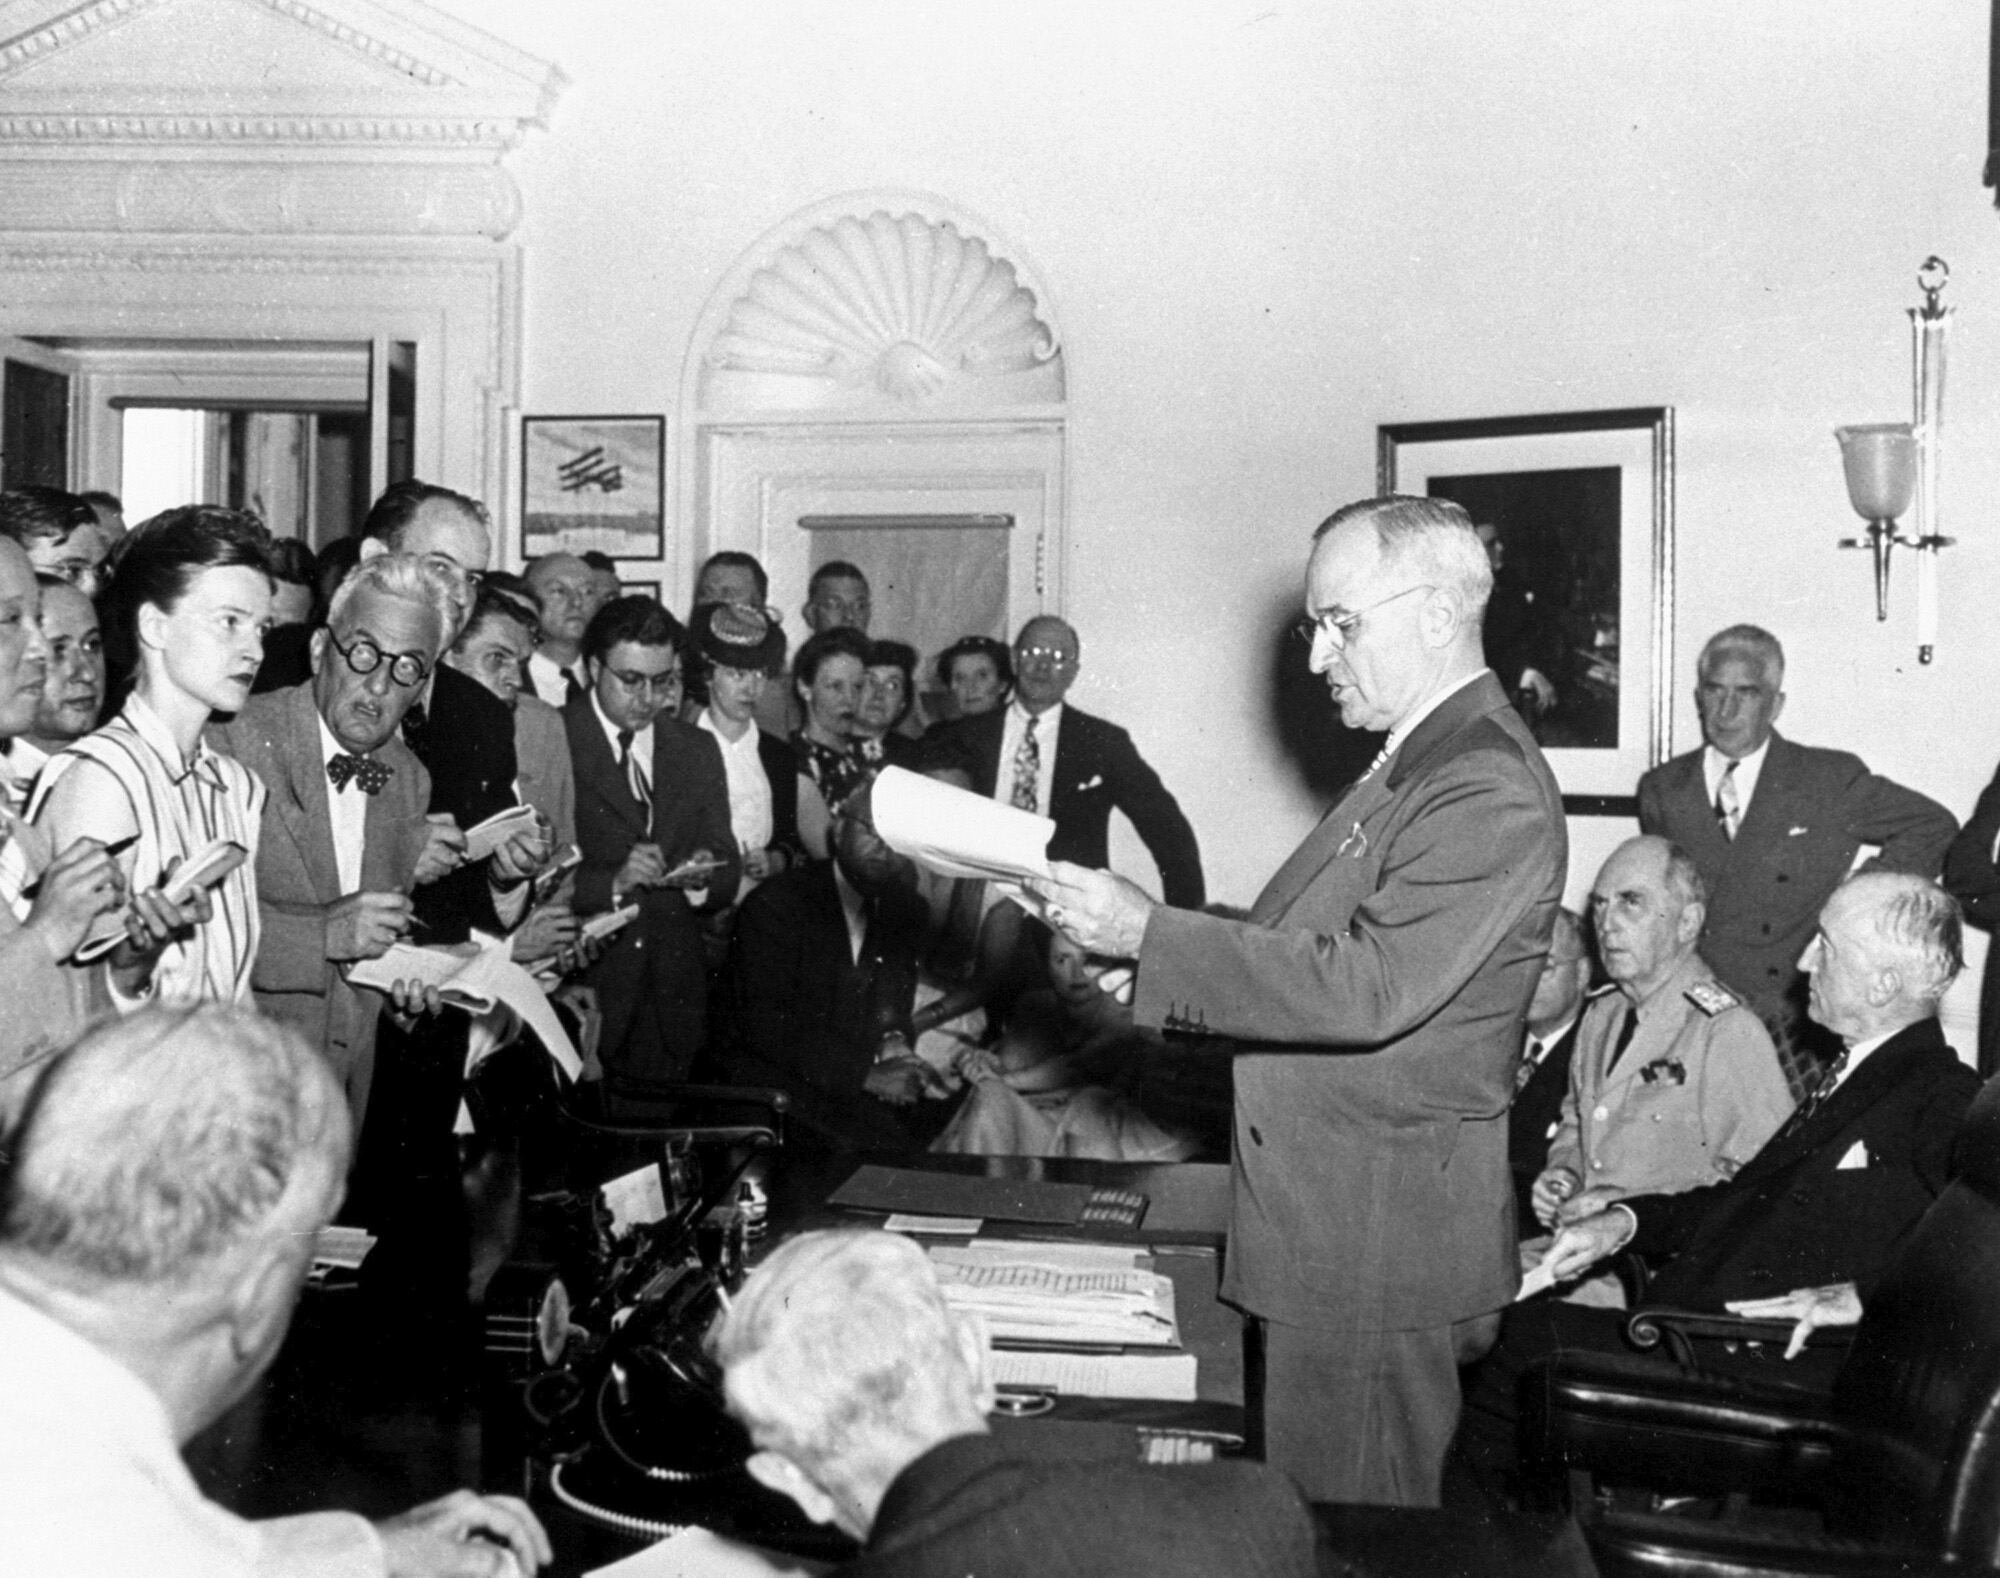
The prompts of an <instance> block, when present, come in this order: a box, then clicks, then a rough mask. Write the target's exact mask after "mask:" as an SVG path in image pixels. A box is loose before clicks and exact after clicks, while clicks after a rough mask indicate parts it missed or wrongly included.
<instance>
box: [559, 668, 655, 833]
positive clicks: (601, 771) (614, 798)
mask: <svg viewBox="0 0 2000 1578" xmlns="http://www.w3.org/2000/svg"><path fill="white" fill-rule="evenodd" d="M583 706H584V713H583V727H582V728H581V729H579V730H578V731H577V732H578V733H580V734H581V735H582V736H583V748H582V749H581V750H580V751H577V752H576V762H575V766H576V781H577V786H578V787H579V788H581V787H582V786H583V785H585V784H589V785H590V787H591V788H592V789H593V790H594V791H595V792H596V793H597V794H599V795H601V796H603V798H604V803H605V804H606V805H608V806H610V807H611V809H612V810H613V811H614V812H616V813H617V815H618V819H619V821H621V822H623V823H624V824H625V825H626V826H627V827H629V828H630V829H631V830H632V835H633V837H635V838H640V839H643V838H644V837H645V836H646V834H647V832H648V828H647V826H646V817H645V814H644V813H643V812H642V811H641V810H640V809H639V802H638V801H637V800H634V799H633V798H632V787H631V785H630V784H628V783H626V781H625V770H624V769H623V768H622V767H620V766H619V765H618V758H617V757H616V756H615V755H613V754H612V751H611V742H610V741H609V740H608V739H606V738H605V737H604V730H603V729H602V728H601V727H599V725H598V721H597V712H596V709H594V708H592V707H591V706H590V704H589V702H588V701H585V702H584V703H583ZM571 743H572V745H574V744H575V740H574V737H572V741H571ZM653 754H654V762H655V767H654V772H655V775H656V777H655V782H654V794H655V796H656V797H657V795H658V793H659V784H658V781H657V773H658V765H657V764H658V760H659V735H658V733H657V732H656V733H655V734H654V736H653Z"/></svg>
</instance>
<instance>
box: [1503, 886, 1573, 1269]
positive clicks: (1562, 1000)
mask: <svg viewBox="0 0 2000 1578" xmlns="http://www.w3.org/2000/svg"><path fill="white" fill-rule="evenodd" d="M1589 990H1590V943H1589V940H1588V939H1587V938H1586V936H1585V934H1584V929H1583V922H1582V920H1581V919H1579V918H1578V917H1577V915H1576V913H1575V911H1573V910H1567V909H1565V910H1559V911H1557V912H1556V929H1555V933H1554V935H1553V936H1551V937H1550V938H1549V956H1548V957H1547V958H1546V959H1544V960H1543V961H1542V974H1541V978H1540V979H1539V980H1537V981H1536V982H1535V995H1534V996H1533V997H1532V998H1531V999H1529V1002H1528V1035H1527V1041H1526V1043H1525V1044H1524V1045H1523V1046H1522V1048H1521V1066H1520V1067H1519V1068H1518V1069H1516V1070H1515V1071H1514V1103H1513V1105H1512V1106H1511V1107H1509V1108H1508V1109H1507V1165H1508V1166H1509V1167H1511V1168H1512V1169H1513V1171H1514V1219H1515V1222H1516V1224H1517V1225H1518V1227H1519V1229H1520V1231H1521V1232H1522V1233H1523V1234H1524V1235H1525V1234H1529V1233H1534V1232H1537V1231H1539V1228H1538V1227H1537V1225H1536V1223H1535V1208H1534V1201H1533V1199H1532V1197H1531V1192H1532V1191H1533V1189H1534V1187H1535V1180H1536V1179H1537V1178H1539V1177H1540V1176H1541V1175H1542V1170H1543V1169H1544V1168H1545V1167H1547V1166H1548V1164H1549V1141H1551V1140H1552V1139H1554V1138H1555V1137H1556V1129H1557V1127H1558V1126H1559V1125H1560V1124H1561V1122H1562V1107H1563V1097H1564V1096H1565V1095H1567V1094H1568V1092H1569V1064H1570V1058H1571V1057H1572V1056H1573V1055H1574V1054H1575V1051H1576V1027H1577V1024H1578V1022H1579V1021H1581V1020H1582V1018H1583V1000H1584V996H1585V994H1586V993H1587V992H1588V991H1589Z"/></svg>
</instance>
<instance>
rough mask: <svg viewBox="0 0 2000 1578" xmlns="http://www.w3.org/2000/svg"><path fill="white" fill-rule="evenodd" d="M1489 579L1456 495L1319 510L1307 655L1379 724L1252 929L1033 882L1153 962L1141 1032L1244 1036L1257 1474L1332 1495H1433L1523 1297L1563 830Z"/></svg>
mask: <svg viewBox="0 0 2000 1578" xmlns="http://www.w3.org/2000/svg"><path fill="white" fill-rule="evenodd" d="M1492 582H1493V575H1492V570H1491V568H1490V567H1489V566H1488V564H1487V560H1486V552H1485V550H1484V549H1483V548H1482V547H1481V546H1480V543H1479V539H1478V537H1477V536H1475V535H1474V534H1473V530H1472V523H1471V521H1470V520H1469V519H1468V518H1467V517H1466V514H1465V512H1464V511H1463V510H1462V509H1460V508H1459V507H1458V506H1457V505H1455V504H1451V503H1448V502H1446V501H1443V500H1438V499H1417V498H1388V499H1368V500H1364V501H1362V502H1360V503H1357V504H1350V505H1348V506H1347V507H1346V508H1344V509H1342V510H1339V511H1337V512H1336V513H1335V514H1334V515H1333V516H1332V517H1330V518H1329V519H1328V520H1327V521H1326V522H1325V523H1324V524H1322V525H1321V526H1320V528H1319V530H1318V532H1317V533H1316V534H1315V539H1314V546H1313V551H1312V558H1311V560H1310V562H1309V564H1308V566H1307V570H1306V610H1307V621H1306V628H1308V629H1309V630H1310V631H1311V635H1312V666H1313V669H1314V671H1315V672H1317V673H1322V674H1324V675H1325V676H1326V680H1327V685H1328V687H1329V689H1330V690H1331V691H1332V693H1333V696H1334V699H1335V701H1336V702H1337V703H1338V705H1339V707H1340V714H1341V719H1342V721H1343V722H1345V723H1346V724H1347V725H1348V727H1350V728H1364V729H1386V730H1388V731H1389V740H1388V743H1387V745H1386V746H1385V747H1384V751H1383V754H1382V756H1381V757H1379V758H1378V759H1377V762H1376V764H1375V766H1374V767H1372V768H1371V769H1370V771H1369V772H1367V773H1366V774H1364V775H1363V776H1362V778H1361V779H1360V780H1359V781H1358V782H1357V783H1355V784H1354V785H1353V786H1352V787H1351V788H1350V789H1349V790H1348V792H1347V794H1346V796H1345V797H1344V798H1343V799H1341V800H1340V801H1339V802H1337V803H1336V804H1335V806H1334V807H1333V809H1332V810H1331V811H1330V812H1328V814H1327V816H1326V817H1325V819H1324V820H1323V821H1321V823H1320V824H1319V826H1318V827H1317V828H1316V829H1314V830H1313V832H1312V833H1310V834H1309V835H1308V836H1307V837H1306V840H1305V842H1304V843H1303V844H1301V845H1300V846H1299V848H1298V849H1297V851H1295V852H1294V853H1293V855H1292V857H1291V858H1290V859H1289V860H1288V861H1286V862H1285V864H1284V865H1283V866H1282V867H1281V868H1280V869H1279V871H1278V873H1277V875H1276V876H1275V877H1273V878H1272V880H1271V882H1270V883H1269V885H1268V886H1266V887H1265V889H1264V892H1263V894H1262V895H1261V896H1260V897H1259V898H1258V900H1257V902H1256V905H1255V906H1254V907H1253V908H1252V910H1251V912H1250V917H1249V919H1248V920H1247V921H1230V920H1224V919H1221V918H1219V917H1216V916H1210V915H1202V914H1197V913H1194V912H1191V911H1187V910H1180V909H1173V908H1169V907H1166V906H1161V905H1155V904H1154V903H1153V902H1152V900H1151V899H1149V898H1148V897H1147V896H1146V895H1145V894H1144V893H1143V892H1141V891H1140V890H1139V889H1138V888H1136V887H1134V886H1133V885H1132V884H1130V883H1128V882H1125V881H1123V880H1122V879H1121V878H1118V877H1114V876H1111V875H1110V874H1108V873H1104V872H1091V871H1085V870H1083V869H1081V868H1079V867H1076V866H1070V865H1063V864H1058V865H1057V866H1056V869H1055V876H1054V880H1053V881H1049V882H1045V883H1040V884H1037V885H1036V886H1037V890H1038V891H1039V892H1041V893H1042V894H1043V896H1044V898H1045V900H1046V902H1047V906H1048V914H1049V919H1050V920H1051V922H1052V923H1053V924H1054V925H1056V926H1057V927H1058V928H1059V929H1061V930H1062V931H1064V932H1065V933H1067V934H1068V935H1069V936H1070V937H1071V938H1072V939H1074V940H1075V941H1076V942H1078V943H1079V944H1081V945H1082V946H1083V947H1085V948H1087V949H1089V950H1090V951H1091V952H1093V953H1100V954H1104V955H1107V956H1109V957H1112V958H1125V959H1136V961H1137V995H1136V998H1135V1003H1134V1008H1135V1013H1134V1018H1135V1020H1136V1022H1137V1023H1139V1024H1140V1025H1143V1026H1159V1027H1163V1028H1165V1029H1167V1030H1169V1031H1206V1032H1209V1033H1211V1034H1215V1035H1219V1036H1225V1037H1230V1038H1232V1039H1233V1041H1234V1043H1235V1045H1234V1047H1233V1048H1232V1050H1234V1051H1235V1053H1236V1063H1235V1075H1236V1135H1235V1145H1234V1148H1233V1150H1234V1159H1233V1163H1232V1165H1233V1169H1234V1204H1233V1211H1232V1215H1231V1220H1230V1229H1229V1255H1228V1260H1227V1273H1226V1275H1225V1278H1224V1282H1223V1289H1222V1291H1223V1295H1224V1297H1226V1298H1228V1299H1230V1300H1232V1301H1233V1302H1235V1303H1237V1304H1239V1305H1240V1306H1242V1307H1243V1308H1244V1309H1245V1310H1247V1311H1249V1312H1250V1313H1251V1314H1253V1315H1254V1316H1256V1317H1257V1321H1256V1323H1255V1333H1256V1339H1257V1341H1256V1346H1255V1347H1253V1350H1252V1358H1253V1361H1255V1363H1254V1365H1253V1370H1252V1374H1253V1377H1258V1379H1259V1381H1260V1384H1257V1385H1256V1386H1255V1388H1254V1390H1253V1396H1255V1397H1257V1398H1259V1399H1260V1401H1261V1413H1262V1421H1261V1422H1262V1426H1263V1434H1264V1454H1265V1461H1266V1462H1269V1463H1272V1464H1275V1465H1276V1466H1278V1467H1280V1468H1282V1469H1284V1470H1285V1471H1286V1472H1287V1473H1289V1474H1291V1475H1292V1476H1293V1478H1295V1479H1296V1480H1298V1481H1299V1483H1300V1485H1301V1486H1302V1487H1303V1488H1304V1489H1305V1491H1306V1494H1307V1495H1308V1496H1309V1497H1311V1498H1312V1499H1313V1500H1316V1501H1318V1500H1328V1501H1371V1502H1390V1503H1399V1504H1412V1505H1424V1504H1435V1503H1436V1501H1437V1499H1438V1489H1439V1473H1440V1470H1441V1467H1442V1464H1443V1459H1444V1452H1445V1448H1446V1446H1447V1444H1448V1443H1449V1441H1450V1439H1451V1434H1452V1430H1453V1428H1454V1427H1455V1426H1456V1424H1457V1419H1458V1407H1459V1394H1458V1365H1459V1363H1460V1362H1461V1361H1463V1360H1465V1359H1468V1358H1470V1357H1472V1356H1473V1355H1474V1354H1475V1353H1477V1352H1478V1351H1480V1350H1482V1349H1483V1348H1484V1347H1485V1345H1486V1344H1487V1343H1488V1342H1490V1341H1491V1338H1492V1334H1493V1332H1494V1330H1495V1329H1496V1327H1497V1324H1498V1322H1497V1315H1496V1312H1497V1311H1498V1310H1500V1309H1502V1308H1504V1307H1505V1306H1506V1304H1507V1303H1508V1301H1509V1300H1510V1299H1512V1298H1513V1296H1514V1292H1515V1289H1516V1287H1517V1285H1518V1279H1519V1273H1518V1270H1517V1258H1516V1251H1515V1245H1516V1240H1515V1238H1514V1234H1513V1225H1514V1221H1513V1218H1514V1213H1513V1209H1512V1205H1511V1201H1512V1197H1513V1190H1512V1186H1511V1175H1510V1173H1509V1171H1508V1166H1507V1127H1506V1125H1507V1107H1508V1103H1509V1100H1510V1099H1511V1098H1512V1096H1513V1093H1514V1070H1515V1068H1516V1066H1517V1065H1518V1064H1519V1061H1520V1056H1521V1030H1522V1024H1523V1019H1524V1016H1525V1014H1526V1011H1527V1007H1528V1002H1529V999H1530V998H1531V997H1532V996H1533V994H1534V989H1535V982H1536V978H1537V977H1538V976H1539V974H1540V972H1541V965H1542V959H1543V957H1544V955H1546V953H1547V952H1548V946H1549V933H1550V930H1551V928H1552V927H1553V925H1554V923H1555V914H1556V910H1557V907H1558V901H1559V898H1560V895H1561V888H1562V876H1563V868H1564V864H1565V860H1566V855H1567V845H1568V840H1567V835H1566V830H1565V825H1564V822H1563V812H1562V799H1561V796H1560V794H1559V793H1558V791H1557V789H1556V785H1555V780H1554V779H1553V778H1552V777H1551V776H1550V774H1549V770H1548V766H1547V764H1546V763H1545V762H1544V761H1543V760H1542V756H1541V752H1540V751H1539V750H1537V749H1536V747H1535V743H1534V741H1533V740H1532V739H1531V738H1530V737H1529V735H1528V732H1527V729H1526V727H1525V725H1523V724H1522V722H1521V719H1520V717H1519V716H1518V714H1516V712H1515V711H1514V709H1513V707H1512V706H1511V705H1510V704H1509V703H1508V700H1507V696H1506V693H1505V692H1504V691H1503V690H1502V689H1501V688H1500V685H1499V683H1498V682H1497V681H1496V680H1495V679H1494V677H1493V675H1492V673H1491V672H1490V671H1489V670H1488V669H1487V668H1486V665H1485V661H1484V657H1483V654H1482V652H1481V648H1480V626H1479V621H1480V616H1481V613H1482V611H1483V609H1484V607H1485V602H1486V594H1487V591H1488V589H1489V588H1490V587H1491V586H1492ZM1259 1370H1261V1376H1259Z"/></svg>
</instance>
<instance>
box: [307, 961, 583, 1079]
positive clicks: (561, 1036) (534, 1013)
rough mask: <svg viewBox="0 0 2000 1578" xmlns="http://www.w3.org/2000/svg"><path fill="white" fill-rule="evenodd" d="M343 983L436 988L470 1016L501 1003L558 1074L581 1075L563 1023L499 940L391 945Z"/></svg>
mask: <svg viewBox="0 0 2000 1578" xmlns="http://www.w3.org/2000/svg"><path fill="white" fill-rule="evenodd" d="M347 979H348V980H349V981H351V982H353V983H354V984H355V985H357V986H372V987H374V988H375V989H376V990H377V991H378V992H383V993H387V992H388V991H389V989H390V988H391V987H393V986H394V985H395V984H396V983H397V982H398V981H415V982H418V983H420V984H421V985H424V986H435V987H436V988H437V989H438V996H439V997H440V998H441V999H442V1000H443V1001H444V1003H445V1004H446V1005H447V1006H448V1007H452V1008H463V1009H464V1010H465V1011H466V1012H467V1013H470V1014H473V1015H475V1016H477V1015H481V1014H490V1013H491V1012H492V1011H493V1009H494V1006H495V1005H496V1004H499V1003H505V1004H506V1005H507V1006H508V1007H509V1008H511V1009H513V1010H514V1012H515V1013H517V1014H519V1015H520V1016H521V1019H522V1020H523V1022H525V1023H526V1024H527V1025H528V1027H529V1028H530V1029H532V1030H533V1031H534V1032H535V1034H536V1035H537V1036H539V1037H541V1041H542V1045H543V1046H544V1047H545V1048H547V1050H548V1054H549V1056H550V1057H552V1058H554V1059H555V1061H556V1063H557V1065H558V1066H559V1067H560V1068H561V1069H562V1071H563V1073H565V1074H567V1075H568V1076H569V1077H570V1078H571V1079H575V1078H576V1077H577V1076H578V1075H579V1074H581V1073H582V1072H583V1059H582V1058H580V1057H578V1056H577V1052H576V1047H575V1046H574V1045H573V1044H572V1043H571V1041H570V1038H569V1034H568V1032H566V1031H565V1030H564V1029H563V1027H562V1021H561V1020H560V1019H558V1018H556V1015H555V1010H554V1009H553V1008H551V1007H550V1006H549V999H548V996H547V994H546V993H544V992H543V991H542V989H541V987H539V986H537V985H536V984H535V978H534V977H533V976H532V975H530V974H528V972H527V971H526V970H524V969H522V968H521V967H520V966H519V965H518V964H516V963H515V962H514V961H513V959H511V958H510V957H509V956H508V952H507V943H506V941H505V940H504V939H502V938H489V939H486V941H485V942H484V944H483V945H482V944H481V943H477V942H475V943H466V944H461V945H459V946H456V947H439V948H419V947H416V946H414V945H413V944H411V943H407V942H399V943H395V944H392V945H391V946H390V948H389V951H388V952H387V953H385V954H383V955H382V956H381V958H379V959H363V960H361V961H359V962H358V963H356V964H353V965H350V966H349V967H348V970H347Z"/></svg>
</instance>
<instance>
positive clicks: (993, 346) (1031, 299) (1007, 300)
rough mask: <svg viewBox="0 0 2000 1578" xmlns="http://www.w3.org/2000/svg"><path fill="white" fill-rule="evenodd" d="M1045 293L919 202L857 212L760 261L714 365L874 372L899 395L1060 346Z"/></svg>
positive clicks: (1015, 368)
mask: <svg viewBox="0 0 2000 1578" xmlns="http://www.w3.org/2000/svg"><path fill="white" fill-rule="evenodd" d="M1056 349H1057V347H1056V339H1055V334H1054V332H1053V331H1052V330H1051V329H1050V328H1049V326H1048V325H1047V324H1045V323H1043V322H1042V320H1041V319H1040V317H1039V316H1038V315H1037V314H1036V310H1035V295H1034V292H1033V291H1031V290H1029V289H1028V288H1027V287H1026V286H1024V285H1023V284H1021V282H1020V281H1019V280H1018V279H1017V278H1016V277H1015V274H1014V267H1013V265H1012V264H1011V263H1009V262H1007V261H1006V259H1004V258H996V257H994V256H993V254H992V253H991V252H989V251H988V250H987V249H986V243H985V242H983V241H981V240H979V239H978V238H977V237H968V236H964V235H961V234H960V233H959V231H958V229H957V228H956V227H955V226H954V225H952V224H951V223H950V222H949V221H945V222H941V223H939V222H933V221H931V220H928V219H925V218H923V217H922V216H921V215H919V214H902V215H897V216H892V215H890V214H886V213H882V212H879V211H878V212H876V213H873V214H871V215H869V216H868V218H867V219H865V220H864V219H857V218H854V217H852V216H849V217H848V218H845V219H840V220H837V221H835V222H834V223H833V224H831V225H828V226H826V227H824V228H822V229H819V230H815V231H813V232H812V233H811V234H810V235H808V236H806V237H805V238H804V239H803V240H802V241H799V242H798V243H797V244H795V245H793V246H789V247H786V248H785V250H784V251H783V252H781V253H779V254H778V256H777V257H776V258H774V259H773V260H772V261H771V262H770V263H769V264H767V265H766V266H765V267H763V268H761V269H759V270H758V271H757V272H756V273H755V274H754V275H753V276H752V277H751V280H750V284H749V287H748V288H747V289H746V290H745V291H744V293H743V294H742V295H741V296H740V297H738V298H737V301H736V304H735V305H734V306H733V307H731V308H730V311H729V319H728V322H727V324H726V325H725V327H724V328H723V331H722V332H721V333H720V334H719V335H717V336H716V338H715V342H714V345H713V347H712V348H711V350H710V352H709V361H710V363H711V365H713V366H715V367H718V368H727V369H731V370H734V371H739V372H750V373H788V374H791V375H794V376H800V377H808V378H826V379H832V380H835V381H837V382H840V383H843V384H872V385H873V386H874V387H875V388H877V389H879V390H880V391H881V392H882V393H884V394H886V395H891V396H893V397H895V398H896V399H899V400H907V401H912V402H915V401H921V400H927V399H929V398H931V397H932V396H934V395H936V394H937V393H938V392H939V391H940V390H942V389H943V388H944V387H945V386H946V385H947V384H948V383H950V382H951V381H952V380H953V379H954V378H958V377H970V378H990V377H995V376H998V375H1000V374H1004V373H1015V372H1022V371H1025V370H1026V369H1028V368H1031V367H1036V366H1039V365H1040V364H1041V363H1043V362H1046V361H1048V360H1049V359H1050V358H1052V357H1053V356H1054V355H1055V354H1056Z"/></svg>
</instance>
